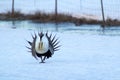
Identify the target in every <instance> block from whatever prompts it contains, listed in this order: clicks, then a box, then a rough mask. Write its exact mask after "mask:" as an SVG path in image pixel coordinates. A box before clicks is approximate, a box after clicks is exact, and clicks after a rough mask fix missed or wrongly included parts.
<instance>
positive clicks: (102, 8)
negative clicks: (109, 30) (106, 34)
mask: <svg viewBox="0 0 120 80" xmlns="http://www.w3.org/2000/svg"><path fill="white" fill-rule="evenodd" d="M101 10H102V18H103V23H102V26H103V27H105V17H104V7H103V0H101Z"/></svg>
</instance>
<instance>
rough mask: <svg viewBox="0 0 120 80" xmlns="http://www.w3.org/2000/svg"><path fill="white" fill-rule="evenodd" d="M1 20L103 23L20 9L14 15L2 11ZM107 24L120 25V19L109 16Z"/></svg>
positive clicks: (66, 15) (65, 15) (80, 23)
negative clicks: (23, 11)
mask: <svg viewBox="0 0 120 80" xmlns="http://www.w3.org/2000/svg"><path fill="white" fill-rule="evenodd" d="M0 20H32V21H33V22H38V23H48V22H55V23H63V22H69V23H74V24H75V25H77V26H78V25H82V24H89V25H92V24H98V25H103V24H102V23H103V21H100V20H93V19H87V18H75V17H72V16H71V15H70V14H58V15H55V14H54V13H43V12H40V11H37V12H35V13H34V14H26V15H25V14H23V13H21V12H20V11H15V13H14V16H12V13H11V12H10V11H8V12H6V13H0ZM105 22H106V23H105V25H106V26H120V21H119V20H117V19H115V20H113V19H110V18H108V19H107V20H106V21H105Z"/></svg>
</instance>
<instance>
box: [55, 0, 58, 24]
mask: <svg viewBox="0 0 120 80" xmlns="http://www.w3.org/2000/svg"><path fill="white" fill-rule="evenodd" d="M57 15H58V10H57V0H55V21H56V23H57Z"/></svg>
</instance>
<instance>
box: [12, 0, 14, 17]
mask: <svg viewBox="0 0 120 80" xmlns="http://www.w3.org/2000/svg"><path fill="white" fill-rule="evenodd" d="M12 17H14V0H12Z"/></svg>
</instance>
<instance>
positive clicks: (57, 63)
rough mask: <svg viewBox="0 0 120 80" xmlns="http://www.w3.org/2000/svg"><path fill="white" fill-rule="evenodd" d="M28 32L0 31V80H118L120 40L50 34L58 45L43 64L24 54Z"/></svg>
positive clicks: (1, 29)
mask: <svg viewBox="0 0 120 80" xmlns="http://www.w3.org/2000/svg"><path fill="white" fill-rule="evenodd" d="M33 32H34V31H32V30H31V31H30V30H27V29H10V28H0V45H1V47H0V80H120V49H119V48H120V44H119V43H120V37H119V36H104V35H90V34H84V35H83V34H79V33H75V32H53V33H56V34H57V36H58V37H59V39H60V41H61V45H62V46H61V48H60V51H57V52H56V53H55V54H54V55H53V57H52V58H50V59H47V60H46V63H44V64H39V62H38V61H36V60H35V59H34V58H33V57H32V56H31V53H29V52H27V48H26V47H25V46H26V45H28V44H27V42H26V40H30V39H31V33H33Z"/></svg>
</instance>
